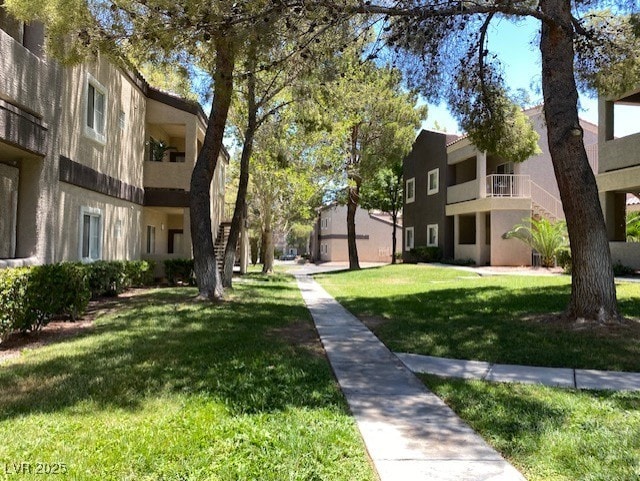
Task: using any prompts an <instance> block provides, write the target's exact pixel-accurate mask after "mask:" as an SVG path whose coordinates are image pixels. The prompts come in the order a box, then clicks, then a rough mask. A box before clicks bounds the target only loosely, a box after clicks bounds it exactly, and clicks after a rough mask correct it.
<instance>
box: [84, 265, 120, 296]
mask: <svg viewBox="0 0 640 481" xmlns="http://www.w3.org/2000/svg"><path fill="white" fill-rule="evenodd" d="M84 269H85V270H86V273H87V281H88V283H89V289H90V290H91V297H93V298H95V297H99V296H117V295H118V294H120V293H121V292H122V291H124V289H125V287H126V280H127V276H126V272H125V264H124V262H120V261H96V262H92V263H91V264H84Z"/></svg>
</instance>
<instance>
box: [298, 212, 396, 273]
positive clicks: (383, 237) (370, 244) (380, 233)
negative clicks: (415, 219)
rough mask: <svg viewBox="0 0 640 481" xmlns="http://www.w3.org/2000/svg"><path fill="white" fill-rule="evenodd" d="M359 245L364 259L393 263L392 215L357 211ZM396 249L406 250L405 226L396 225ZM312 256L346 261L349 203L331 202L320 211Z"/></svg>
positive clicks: (326, 259) (322, 260)
mask: <svg viewBox="0 0 640 481" xmlns="http://www.w3.org/2000/svg"><path fill="white" fill-rule="evenodd" d="M355 223H356V246H357V248H358V260H359V261H361V262H391V258H392V240H391V235H392V233H393V229H394V225H393V222H392V221H391V216H389V215H388V214H384V213H381V212H377V211H367V210H365V209H362V208H358V209H357V211H356V219H355ZM395 230H396V239H397V246H396V252H398V253H400V252H402V246H401V240H402V226H399V225H396V226H395ZM311 253H312V254H311V257H312V260H313V261H318V262H346V261H348V260H349V250H348V246H347V206H346V205H338V204H331V205H327V206H324V207H322V208H321V209H319V211H318V218H317V220H316V224H315V226H314V231H313V233H312V235H311Z"/></svg>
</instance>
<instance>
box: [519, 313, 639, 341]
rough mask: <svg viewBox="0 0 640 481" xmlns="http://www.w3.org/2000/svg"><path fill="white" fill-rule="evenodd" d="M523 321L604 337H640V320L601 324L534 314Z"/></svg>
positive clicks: (559, 315)
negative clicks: (587, 332)
mask: <svg viewBox="0 0 640 481" xmlns="http://www.w3.org/2000/svg"><path fill="white" fill-rule="evenodd" d="M523 319H524V320H525V321H529V322H535V323H540V324H545V325H547V326H552V327H553V326H555V327H558V328H561V329H564V330H567V331H589V332H592V333H594V334H597V335H601V336H603V337H623V336H624V337H627V336H633V337H635V338H638V337H640V320H638V319H630V318H624V319H622V320H621V321H620V322H615V323H613V322H612V323H601V322H597V321H593V320H587V319H577V320H576V319H568V318H567V317H565V316H563V315H562V314H532V315H529V316H525V317H524V318H523Z"/></svg>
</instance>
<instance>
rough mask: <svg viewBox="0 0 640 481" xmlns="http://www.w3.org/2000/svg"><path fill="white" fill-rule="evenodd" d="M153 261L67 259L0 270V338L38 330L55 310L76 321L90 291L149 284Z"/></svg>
mask: <svg viewBox="0 0 640 481" xmlns="http://www.w3.org/2000/svg"><path fill="white" fill-rule="evenodd" d="M153 268H154V264H153V263H152V262H148V261H109V262H108V261H98V262H94V263H92V264H80V263H71V262H63V263H60V264H47V265H42V266H34V267H20V268H12V269H2V270H0V342H2V341H3V340H4V339H6V337H7V336H8V335H9V334H10V333H11V332H14V331H23V332H27V331H37V330H39V329H41V328H42V327H43V326H45V325H46V324H48V323H49V322H50V321H51V319H53V318H54V317H56V316H66V317H68V318H69V319H71V320H72V321H74V320H75V319H76V318H77V317H78V316H79V315H80V314H82V313H83V312H84V311H85V310H86V308H87V305H88V302H89V299H90V297H98V296H107V295H111V296H113V295H117V294H118V293H120V292H122V291H123V290H124V289H125V288H127V287H132V286H144V285H150V284H151V283H152V282H153Z"/></svg>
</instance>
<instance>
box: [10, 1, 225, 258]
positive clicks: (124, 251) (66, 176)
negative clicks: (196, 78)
mask: <svg viewBox="0 0 640 481" xmlns="http://www.w3.org/2000/svg"><path fill="white" fill-rule="evenodd" d="M0 11H2V12H3V10H1V9H0ZM43 42H44V29H43V28H42V26H41V25H39V24H36V23H34V24H31V25H29V24H26V25H25V24H24V23H22V22H17V21H15V20H14V19H12V18H10V17H7V16H6V14H4V13H2V14H0V266H17V265H25V264H40V263H51V262H58V261H65V260H74V261H75V260H81V261H87V262H90V261H92V260H96V259H105V260H116V259H118V260H131V259H140V258H149V259H154V260H162V259H165V258H170V257H176V258H190V257H191V238H190V224H189V223H190V220H189V182H190V177H191V171H192V170H193V166H194V164H195V161H196V158H197V155H198V152H199V150H200V148H201V145H202V142H203V139H204V134H205V129H206V124H207V118H206V116H205V114H204V113H203V112H202V109H201V108H200V106H199V105H198V104H196V103H193V102H189V101H186V100H184V99H181V98H178V97H176V96H173V95H170V94H167V93H164V92H161V91H158V90H156V89H153V88H152V87H150V86H149V85H148V84H147V83H146V82H145V81H144V79H143V78H142V77H141V76H140V75H139V74H137V73H136V72H133V71H130V70H127V69H124V68H121V67H118V66H116V65H114V64H113V63H111V62H109V61H107V60H106V59H104V58H100V57H99V58H96V59H94V60H93V61H91V62H86V63H83V64H82V65H77V66H74V67H68V68H65V67H62V66H60V65H59V64H57V63H56V62H55V61H54V60H52V59H51V58H47V57H46V55H45V54H44V50H43V48H42V45H43ZM160 142H162V143H163V144H160ZM158 145H164V146H171V147H172V148H171V149H168V150H167V151H166V152H164V155H158V149H157V148H154V147H157V146H158ZM154 153H155V155H154ZM228 160H229V158H228V154H227V153H226V151H225V152H223V154H221V157H220V159H219V161H218V166H217V169H216V172H215V174H214V182H213V183H212V188H211V196H212V202H211V209H212V228H213V230H214V232H213V234H214V238H215V237H216V236H217V234H218V231H219V227H220V224H221V223H222V221H223V220H225V219H224V184H225V180H224V179H225V171H226V168H227V165H228Z"/></svg>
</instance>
